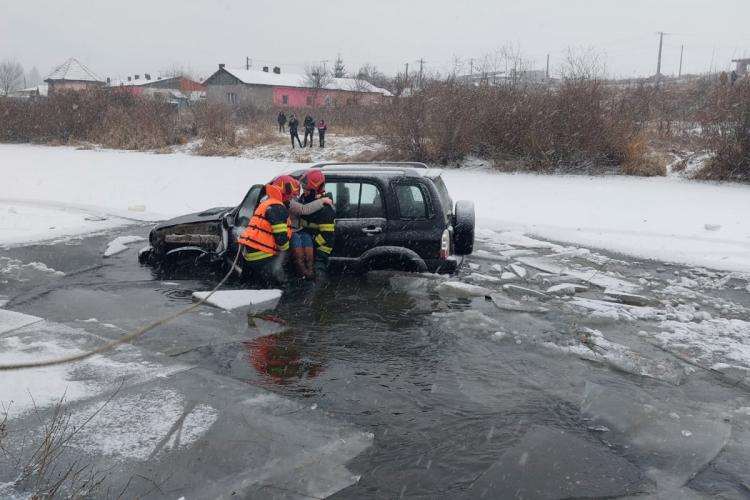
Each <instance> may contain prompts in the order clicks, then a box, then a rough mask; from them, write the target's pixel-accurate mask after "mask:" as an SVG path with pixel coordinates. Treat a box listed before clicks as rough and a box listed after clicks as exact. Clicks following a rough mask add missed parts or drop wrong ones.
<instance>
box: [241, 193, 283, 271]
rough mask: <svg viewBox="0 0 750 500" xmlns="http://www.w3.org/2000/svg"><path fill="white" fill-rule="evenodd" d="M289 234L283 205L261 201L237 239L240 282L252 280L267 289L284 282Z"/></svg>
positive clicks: (274, 201)
mask: <svg viewBox="0 0 750 500" xmlns="http://www.w3.org/2000/svg"><path fill="white" fill-rule="evenodd" d="M291 235H292V229H291V227H290V226H289V213H288V211H287V208H286V206H284V203H283V202H282V201H281V200H278V199H275V198H272V197H270V196H269V197H268V198H266V199H264V200H263V201H261V202H260V204H259V205H258V208H256V209H255V212H254V213H253V216H252V218H251V219H250V222H249V223H248V225H247V227H246V228H245V230H244V231H243V232H242V235H241V236H240V239H239V243H240V247H241V252H242V277H243V280H244V281H251V280H253V279H255V280H258V281H260V282H261V283H262V284H264V285H267V286H270V285H273V284H279V283H283V282H284V281H285V280H284V277H283V260H284V257H285V255H286V251H287V250H289V238H291Z"/></svg>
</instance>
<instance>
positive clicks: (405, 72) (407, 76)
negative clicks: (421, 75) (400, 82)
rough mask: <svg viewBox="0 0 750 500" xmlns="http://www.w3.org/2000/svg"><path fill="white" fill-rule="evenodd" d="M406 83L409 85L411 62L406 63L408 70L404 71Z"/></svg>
mask: <svg viewBox="0 0 750 500" xmlns="http://www.w3.org/2000/svg"><path fill="white" fill-rule="evenodd" d="M404 84H405V85H406V86H407V87H408V86H409V63H406V71H404Z"/></svg>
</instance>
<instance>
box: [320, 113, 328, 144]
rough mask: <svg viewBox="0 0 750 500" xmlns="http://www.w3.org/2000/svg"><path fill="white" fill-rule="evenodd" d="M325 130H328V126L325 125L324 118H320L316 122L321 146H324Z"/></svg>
mask: <svg viewBox="0 0 750 500" xmlns="http://www.w3.org/2000/svg"><path fill="white" fill-rule="evenodd" d="M326 130H328V127H327V126H326V122H325V120H320V121H319V122H318V140H319V141H320V147H321V148H323V147H325V143H326Z"/></svg>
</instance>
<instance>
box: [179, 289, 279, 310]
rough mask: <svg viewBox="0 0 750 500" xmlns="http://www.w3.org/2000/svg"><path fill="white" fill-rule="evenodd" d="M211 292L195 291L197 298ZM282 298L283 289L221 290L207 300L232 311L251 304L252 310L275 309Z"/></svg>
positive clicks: (213, 304)
mask: <svg viewBox="0 0 750 500" xmlns="http://www.w3.org/2000/svg"><path fill="white" fill-rule="evenodd" d="M210 293H211V292H193V298H194V299H195V300H202V299H204V298H205V297H208V295H209V294H210ZM279 299H281V290H276V289H267V290H219V291H217V292H214V294H213V295H211V297H210V298H209V299H208V300H207V301H206V303H207V304H210V305H212V306H215V307H218V308H220V309H225V310H227V311H231V310H233V309H237V308H239V307H247V306H251V309H252V312H260V311H265V310H269V309H273V308H275V307H276V304H278V302H279Z"/></svg>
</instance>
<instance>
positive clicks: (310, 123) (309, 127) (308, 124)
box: [305, 116, 315, 132]
mask: <svg viewBox="0 0 750 500" xmlns="http://www.w3.org/2000/svg"><path fill="white" fill-rule="evenodd" d="M313 130H315V120H313V119H312V117H310V116H306V117H305V131H307V132H312V131H313Z"/></svg>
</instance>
